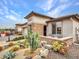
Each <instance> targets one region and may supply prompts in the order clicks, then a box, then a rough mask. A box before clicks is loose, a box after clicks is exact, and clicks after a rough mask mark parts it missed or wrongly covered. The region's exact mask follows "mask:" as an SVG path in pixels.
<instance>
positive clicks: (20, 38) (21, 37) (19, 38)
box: [12, 36, 24, 41]
mask: <svg viewBox="0 0 79 59" xmlns="http://www.w3.org/2000/svg"><path fill="white" fill-rule="evenodd" d="M22 39H24V36H20V37H16V38H14V39H13V40H12V41H17V40H22Z"/></svg>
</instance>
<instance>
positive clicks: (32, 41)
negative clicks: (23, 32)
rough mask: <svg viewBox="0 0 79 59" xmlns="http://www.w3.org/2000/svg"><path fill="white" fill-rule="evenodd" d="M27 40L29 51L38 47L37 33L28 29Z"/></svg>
mask: <svg viewBox="0 0 79 59" xmlns="http://www.w3.org/2000/svg"><path fill="white" fill-rule="evenodd" d="M27 40H28V42H29V45H30V49H31V52H33V51H34V50H36V49H37V48H38V46H39V41H40V40H39V35H38V33H36V32H32V30H28V35H27Z"/></svg>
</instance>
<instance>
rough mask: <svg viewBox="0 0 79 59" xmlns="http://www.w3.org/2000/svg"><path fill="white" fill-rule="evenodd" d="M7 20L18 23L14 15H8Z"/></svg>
mask: <svg viewBox="0 0 79 59" xmlns="http://www.w3.org/2000/svg"><path fill="white" fill-rule="evenodd" d="M5 18H7V19H9V20H13V21H16V20H17V18H16V17H15V16H13V15H6V16H5Z"/></svg>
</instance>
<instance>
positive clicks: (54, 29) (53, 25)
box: [52, 24, 56, 34]
mask: <svg viewBox="0 0 79 59" xmlns="http://www.w3.org/2000/svg"><path fill="white" fill-rule="evenodd" d="M52 34H56V24H52Z"/></svg>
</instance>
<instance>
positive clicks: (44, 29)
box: [43, 25, 47, 36]
mask: <svg viewBox="0 0 79 59" xmlns="http://www.w3.org/2000/svg"><path fill="white" fill-rule="evenodd" d="M46 27H47V26H46V25H44V28H43V35H44V36H46V31H47V29H46Z"/></svg>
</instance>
